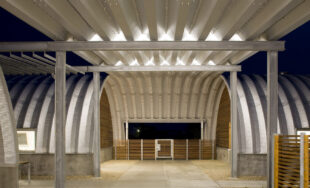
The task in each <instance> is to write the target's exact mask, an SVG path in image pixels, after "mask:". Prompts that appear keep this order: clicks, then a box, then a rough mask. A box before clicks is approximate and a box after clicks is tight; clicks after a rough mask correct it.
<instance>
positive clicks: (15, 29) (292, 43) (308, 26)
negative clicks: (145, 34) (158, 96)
mask: <svg viewBox="0 0 310 188" xmlns="http://www.w3.org/2000/svg"><path fill="white" fill-rule="evenodd" d="M0 20H1V22H2V27H1V29H0V41H2V42H4V41H51V39H50V38H49V37H47V36H45V35H44V34H42V33H40V32H39V31H37V30H36V29H34V28H32V27H31V26H29V25H27V24H26V23H24V22H23V21H21V20H19V19H18V18H16V17H15V16H14V15H12V14H10V13H8V12H7V11H6V10H4V9H3V8H1V7H0ZM280 40H284V41H286V51H284V52H279V72H285V73H289V74H309V73H310V60H309V53H310V22H309V21H308V22H307V23H305V24H304V25H302V26H301V27H299V28H297V29H296V30H294V31H293V32H291V33H289V34H288V35H286V36H284V37H283V38H281V39H280ZM52 55H53V54H52ZM67 63H68V64H70V65H89V63H88V62H86V61H85V60H83V59H82V58H80V57H78V56H77V55H75V54H74V53H72V52H69V53H67ZM241 65H242V73H247V74H266V70H267V56H266V53H265V52H259V53H257V54H256V55H254V56H252V57H250V58H248V59H247V60H245V61H244V62H243V63H242V64H241ZM163 125H164V124H157V125H156V124H149V125H144V128H142V127H141V126H142V125H141V124H140V125H139V124H132V125H131V127H132V128H131V129H130V133H131V137H132V138H134V137H135V134H136V131H137V129H138V128H139V129H141V131H143V130H144V129H145V131H144V132H146V130H147V129H149V130H150V131H151V132H152V133H153V131H156V132H158V134H157V135H163V138H180V136H181V135H182V136H183V137H182V136H181V137H182V138H196V137H198V138H199V137H200V124H198V126H197V125H190V124H187V125H185V124H183V125H182V124H179V125H180V126H175V124H170V125H169V124H165V125H164V126H163ZM163 127H166V128H165V130H166V131H168V130H169V131H168V132H172V134H170V136H169V135H165V134H164V132H165V131H163V130H164V129H163ZM177 127H178V128H177ZM189 127H192V128H193V130H196V132H195V131H194V133H191V131H188V130H189ZM197 127H198V128H197ZM144 132H143V133H141V134H140V136H139V138H150V137H149V135H148V133H144ZM152 135H154V134H152ZM177 135H179V136H177ZM197 135H198V136H197ZM137 138H138V137H137Z"/></svg>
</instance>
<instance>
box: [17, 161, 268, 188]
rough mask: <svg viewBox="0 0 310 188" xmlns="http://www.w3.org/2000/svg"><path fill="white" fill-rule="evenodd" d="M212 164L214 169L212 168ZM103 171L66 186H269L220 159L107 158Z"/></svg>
mask: <svg viewBox="0 0 310 188" xmlns="http://www.w3.org/2000/svg"><path fill="white" fill-rule="evenodd" d="M212 165H213V166H212ZM210 166H211V167H212V168H214V170H212V169H211V170H210ZM208 168H209V169H208ZM101 174H102V175H101V177H100V178H93V177H69V178H68V179H67V181H66V187H72V188H73V187H74V188H82V187H83V188H84V187H89V188H91V187H96V188H97V187H109V188H170V187H171V188H183V187H184V188H185V187H187V188H194V187H195V188H200V187H210V188H212V187H265V186H266V183H265V181H263V180H247V179H231V178H229V177H228V175H229V165H228V164H226V163H223V162H218V161H166V160H164V161H108V162H105V163H103V164H102V166H101ZM20 187H21V188H26V187H27V188H30V187H34V188H38V187H53V180H51V179H42V178H41V179H40V178H35V179H34V180H32V181H31V183H30V184H28V183H27V181H25V180H20Z"/></svg>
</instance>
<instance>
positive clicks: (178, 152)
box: [173, 139, 187, 160]
mask: <svg viewBox="0 0 310 188" xmlns="http://www.w3.org/2000/svg"><path fill="white" fill-rule="evenodd" d="M173 148H174V159H184V160H186V151H187V150H186V140H185V139H176V140H174V147H173Z"/></svg>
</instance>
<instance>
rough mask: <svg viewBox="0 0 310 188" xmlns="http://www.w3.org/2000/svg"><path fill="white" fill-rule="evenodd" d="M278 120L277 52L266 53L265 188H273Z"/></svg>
mask: <svg viewBox="0 0 310 188" xmlns="http://www.w3.org/2000/svg"><path fill="white" fill-rule="evenodd" d="M277 119H278V52H276V51H269V52H268V53H267V144H268V146H267V148H268V149H267V187H268V188H272V187H273V177H274V176H273V165H274V164H273V156H274V150H273V148H274V147H273V135H274V134H276V133H277Z"/></svg>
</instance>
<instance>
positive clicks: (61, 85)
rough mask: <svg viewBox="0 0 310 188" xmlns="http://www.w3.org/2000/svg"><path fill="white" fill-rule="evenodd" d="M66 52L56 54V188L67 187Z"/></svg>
mask: <svg viewBox="0 0 310 188" xmlns="http://www.w3.org/2000/svg"><path fill="white" fill-rule="evenodd" d="M65 109H66V52H56V69H55V120H56V121H55V125H56V129H55V130H56V131H55V133H56V134H55V136H56V139H55V142H56V144H55V188H64V187H65V178H66V174H65V125H66V110H65Z"/></svg>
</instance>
